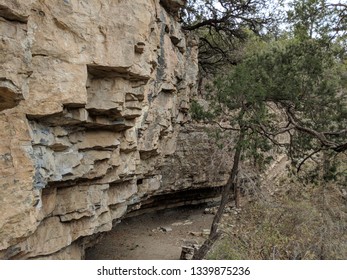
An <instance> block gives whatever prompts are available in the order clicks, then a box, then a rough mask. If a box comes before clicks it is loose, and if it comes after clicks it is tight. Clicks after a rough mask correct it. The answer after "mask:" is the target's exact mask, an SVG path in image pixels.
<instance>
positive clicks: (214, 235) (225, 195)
mask: <svg viewBox="0 0 347 280" xmlns="http://www.w3.org/2000/svg"><path fill="white" fill-rule="evenodd" d="M245 132H246V129H245V128H243V129H242V128H241V131H240V135H239V139H238V141H237V144H236V150H235V154H234V161H233V166H232V168H231V171H230V177H229V179H228V182H227V184H226V185H225V186H224V188H223V191H222V199H221V202H220V205H219V207H218V210H217V213H216V215H215V216H214V218H213V222H212V225H211V230H210V235H209V237H208V239H207V240H206V241H205V242H204V244H203V245H202V246H201V247H200V248H199V250H197V251H195V253H194V256H193V260H202V259H203V258H204V257H205V256H206V254H207V253H208V251H209V250H210V249H211V247H212V245H213V243H214V242H215V241H216V240H217V239H218V237H219V233H218V226H219V223H220V220H221V218H222V215H223V212H224V209H225V206H226V205H227V203H228V201H229V197H230V193H231V190H237V189H238V187H237V180H236V179H237V174H238V170H239V165H240V161H241V154H242V143H243V140H244V137H245ZM238 199H239V197H238Z"/></svg>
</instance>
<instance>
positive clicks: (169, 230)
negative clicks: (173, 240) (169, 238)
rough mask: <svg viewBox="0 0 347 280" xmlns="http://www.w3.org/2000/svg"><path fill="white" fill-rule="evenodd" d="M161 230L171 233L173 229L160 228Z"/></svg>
mask: <svg viewBox="0 0 347 280" xmlns="http://www.w3.org/2000/svg"><path fill="white" fill-rule="evenodd" d="M159 230H160V231H162V232H171V231H172V228H171V227H160V228H159Z"/></svg>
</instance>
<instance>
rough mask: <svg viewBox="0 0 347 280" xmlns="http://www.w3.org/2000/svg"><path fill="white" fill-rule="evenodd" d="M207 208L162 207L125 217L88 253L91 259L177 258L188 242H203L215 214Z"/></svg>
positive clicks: (87, 256)
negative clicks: (154, 210)
mask: <svg viewBox="0 0 347 280" xmlns="http://www.w3.org/2000/svg"><path fill="white" fill-rule="evenodd" d="M204 209H205V207H202V206H200V207H194V208H186V207H184V208H177V209H171V210H162V211H157V212H154V213H149V214H143V215H140V216H136V217H131V218H127V219H124V220H123V221H122V222H121V223H120V224H118V225H116V226H115V228H114V229H113V230H112V231H110V232H108V233H106V234H105V237H104V238H103V239H102V240H101V242H100V243H98V244H97V245H96V246H94V247H92V248H90V249H88V250H87V252H86V259H87V260H177V259H179V258H180V254H181V246H182V245H184V244H185V243H186V242H197V243H199V244H201V243H202V242H203V241H204V240H205V238H206V236H207V234H208V230H209V228H210V226H211V223H212V219H213V215H211V214H204Z"/></svg>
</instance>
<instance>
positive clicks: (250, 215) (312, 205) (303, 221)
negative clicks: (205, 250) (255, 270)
mask: <svg viewBox="0 0 347 280" xmlns="http://www.w3.org/2000/svg"><path fill="white" fill-rule="evenodd" d="M281 185H282V186H281V190H280V191H278V192H277V193H275V194H273V195H272V196H269V197H267V198H266V199H259V197H258V198H257V199H253V200H251V201H249V202H246V200H250V197H245V198H244V203H243V206H244V207H243V209H242V211H241V213H239V214H231V215H229V216H228V217H225V218H224V221H223V228H224V232H225V234H224V236H223V238H222V239H221V240H219V241H218V242H217V243H216V244H215V246H214V248H213V249H212V250H211V252H210V253H209V254H208V256H207V258H209V259H266V260H268V259H347V203H346V197H344V195H343V192H344V191H343V189H344V190H345V191H346V186H345V185H338V184H337V183H334V184H332V183H330V184H327V183H326V184H318V185H317V184H310V185H302V184H300V183H299V182H298V181H297V180H293V179H292V178H291V179H290V178H285V179H282V180H281ZM253 197H254V196H253Z"/></svg>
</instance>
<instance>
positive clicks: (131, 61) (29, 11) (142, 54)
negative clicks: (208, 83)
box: [0, 0, 227, 259]
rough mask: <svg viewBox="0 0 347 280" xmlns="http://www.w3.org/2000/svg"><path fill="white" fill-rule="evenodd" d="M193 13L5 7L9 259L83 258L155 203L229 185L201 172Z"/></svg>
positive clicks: (2, 237) (3, 120)
mask: <svg viewBox="0 0 347 280" xmlns="http://www.w3.org/2000/svg"><path fill="white" fill-rule="evenodd" d="M161 2H162V3H161ZM184 2H185V1H159V0H132V1H123V0H108V1H104V0H88V1H86V0H59V1H56V0H45V1H41V0H25V1H24V0H15V1H13V0H0V30H1V33H0V48H1V53H0V128H1V129H0V258H2V259H11V258H14V259H28V258H41V259H45V258H56V259H67V258H73V259H74V258H77V259H78V258H81V257H82V254H83V246H84V243H85V240H87V239H88V238H87V237H88V236H93V235H94V234H96V233H99V232H103V231H108V230H110V229H111V228H112V224H114V223H115V221H117V219H120V218H121V217H122V216H123V215H124V214H125V213H126V212H127V211H129V209H131V208H134V207H140V206H141V201H142V200H143V199H145V198H146V197H148V196H151V195H153V194H156V193H165V192H172V191H175V190H177V189H180V188H190V187H197V186H198V185H199V184H204V186H216V185H220V184H222V181H223V178H224V179H225V177H226V173H227V171H226V170H224V171H223V170H222V171H221V170H219V171H218V172H219V174H220V175H221V177H220V179H219V181H218V180H217V181H213V180H210V178H212V177H210V176H209V175H208V174H210V173H209V172H206V170H204V169H203V168H202V169H201V171H198V170H193V172H192V173H191V172H190V171H191V170H190V169H191V168H194V167H197V166H196V165H200V167H201V165H203V163H204V162H206V152H207V154H208V153H209V151H208V149H209V147H208V140H207V139H206V138H204V137H201V135H203V134H204V133H203V132H201V131H200V132H194V133H190V132H192V130H191V129H190V128H185V127H186V126H185V124H186V123H187V122H188V121H189V114H188V109H189V97H190V96H191V95H192V94H194V93H195V91H196V86H195V84H196V79H197V71H198V68H197V42H196V40H194V38H191V37H190V35H189V34H184V33H183V32H182V30H181V28H180V25H179V23H178V22H177V19H176V13H177V7H179V5H182V4H184ZM182 128H183V129H182ZM180 131H182V132H183V133H181V132H180ZM199 133H200V134H199ZM201 133H202V134H201ZM199 135H200V136H199ZM178 143H179V144H178ZM204 143H205V144H204ZM186 145H188V146H189V145H192V146H193V147H192V148H189V147H188V146H186ZM195 153H197V154H198V155H201V162H200V163H197V161H199V157H198V158H197V157H194V156H193V155H194V154H195ZM187 155H188V157H187ZM189 155H190V156H189ZM207 157H208V156H207ZM186 159H187V160H188V161H189V160H192V161H193V162H195V163H194V164H193V163H192V164H189V163H186V162H185V161H186ZM199 172H200V173H199ZM223 172H224V173H223ZM180 174H181V175H180ZM206 174H207V177H206ZM204 176H205V177H204ZM223 176H224V177H223ZM214 178H215V176H214Z"/></svg>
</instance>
